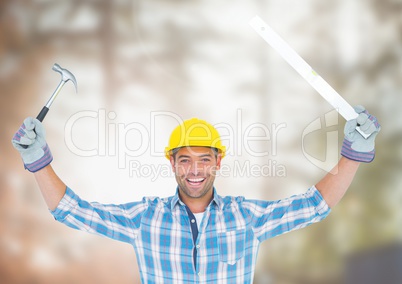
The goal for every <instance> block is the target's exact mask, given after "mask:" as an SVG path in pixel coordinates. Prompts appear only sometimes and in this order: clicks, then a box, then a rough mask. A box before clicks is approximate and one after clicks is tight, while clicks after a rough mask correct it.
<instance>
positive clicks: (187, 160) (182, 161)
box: [179, 159, 190, 164]
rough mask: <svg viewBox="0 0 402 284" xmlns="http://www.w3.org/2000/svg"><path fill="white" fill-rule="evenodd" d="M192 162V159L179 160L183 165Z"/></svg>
mask: <svg viewBox="0 0 402 284" xmlns="http://www.w3.org/2000/svg"><path fill="white" fill-rule="evenodd" d="M189 162H190V159H180V160H179V163H181V164H185V163H189Z"/></svg>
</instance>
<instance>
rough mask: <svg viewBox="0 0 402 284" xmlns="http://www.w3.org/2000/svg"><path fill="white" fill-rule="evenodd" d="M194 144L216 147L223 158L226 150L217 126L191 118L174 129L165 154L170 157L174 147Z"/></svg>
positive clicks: (196, 145)
mask: <svg viewBox="0 0 402 284" xmlns="http://www.w3.org/2000/svg"><path fill="white" fill-rule="evenodd" d="M192 146H194V147H210V148H216V149H218V151H219V153H220V154H221V155H222V158H223V157H224V156H225V152H226V147H225V146H223V145H222V141H221V137H220V135H219V133H218V131H217V130H216V129H215V127H213V126H212V125H211V124H209V123H208V122H206V121H205V120H201V119H198V118H191V119H188V120H185V121H184V122H183V123H182V124H180V125H179V126H177V127H176V128H175V129H174V130H173V132H172V134H171V135H170V139H169V146H167V147H166V148H165V156H166V158H168V159H170V155H171V153H172V150H173V149H176V148H181V147H192Z"/></svg>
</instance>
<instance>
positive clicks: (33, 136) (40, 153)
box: [11, 117, 53, 173]
mask: <svg viewBox="0 0 402 284" xmlns="http://www.w3.org/2000/svg"><path fill="white" fill-rule="evenodd" d="M45 136H46V133H45V129H44V127H43V125H42V123H41V122H40V121H39V120H37V119H34V118H32V117H28V118H26V119H25V120H24V123H23V124H22V125H21V127H20V129H19V130H18V131H17V132H16V133H15V135H14V137H13V139H12V141H11V142H12V143H13V146H14V148H15V149H17V150H18V151H19V152H20V154H21V157H22V160H23V162H24V166H25V169H27V170H28V171H30V172H33V173H34V172H37V171H39V170H40V169H43V168H44V167H46V166H47V165H49V164H50V163H51V162H52V160H53V156H52V153H51V152H50V149H49V147H48V145H47V143H46V140H45ZM24 146H25V147H24Z"/></svg>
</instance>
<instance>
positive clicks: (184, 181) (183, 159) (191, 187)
mask: <svg viewBox="0 0 402 284" xmlns="http://www.w3.org/2000/svg"><path fill="white" fill-rule="evenodd" d="M170 163H171V164H172V168H173V172H174V173H175V176H176V181H177V184H178V185H179V193H180V194H181V197H182V198H187V199H188V198H203V197H205V198H212V189H213V183H214V180H215V175H216V171H217V170H218V169H219V167H220V163H221V155H220V154H218V155H217V154H216V152H214V151H213V150H212V149H211V148H208V147H183V148H181V149H179V151H178V152H177V153H176V155H175V157H171V158H170ZM183 195H184V196H183Z"/></svg>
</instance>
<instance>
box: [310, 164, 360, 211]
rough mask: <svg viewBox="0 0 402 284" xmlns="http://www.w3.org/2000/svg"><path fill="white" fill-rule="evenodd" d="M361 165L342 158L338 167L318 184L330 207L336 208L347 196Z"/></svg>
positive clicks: (317, 186)
mask: <svg viewBox="0 0 402 284" xmlns="http://www.w3.org/2000/svg"><path fill="white" fill-rule="evenodd" d="M359 165H360V163H359V162H355V161H352V160H349V159H347V158H345V157H342V158H341V159H340V160H339V163H338V165H337V166H336V167H335V168H334V169H332V171H331V172H329V173H328V174H326V175H325V177H324V178H323V179H322V180H320V181H319V182H318V183H317V184H316V188H317V189H318V190H319V191H320V193H321V195H322V196H323V198H324V199H325V201H326V202H327V204H328V206H329V207H331V208H332V207H334V206H335V205H336V204H337V203H338V202H339V201H340V200H341V198H342V197H343V196H344V195H345V193H346V191H347V189H348V188H349V186H350V184H351V183H352V181H353V178H354V177H355V175H356V172H357V169H358V168H359Z"/></svg>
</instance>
